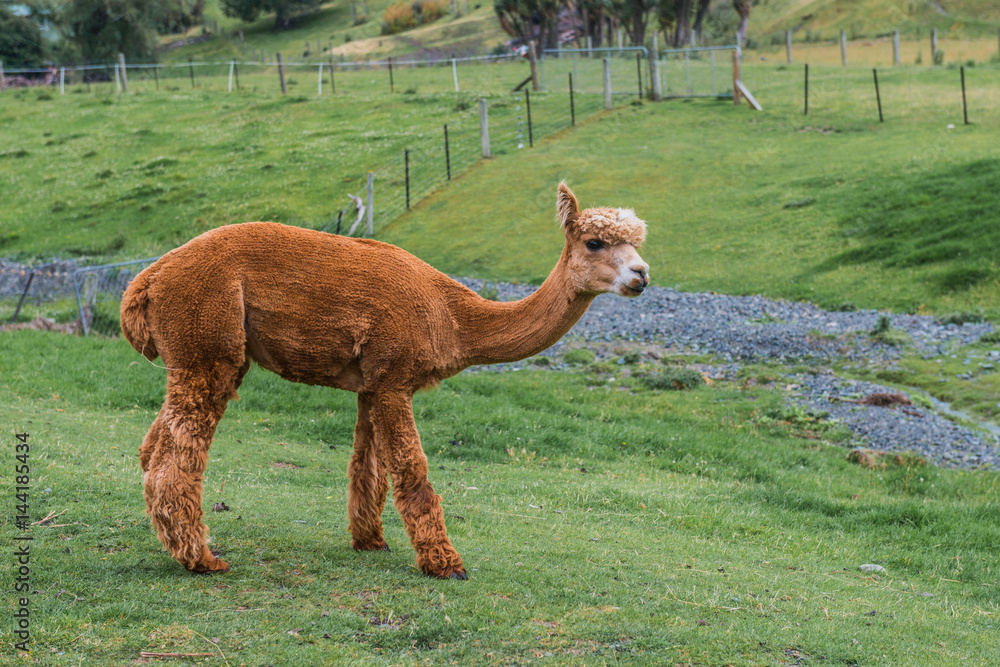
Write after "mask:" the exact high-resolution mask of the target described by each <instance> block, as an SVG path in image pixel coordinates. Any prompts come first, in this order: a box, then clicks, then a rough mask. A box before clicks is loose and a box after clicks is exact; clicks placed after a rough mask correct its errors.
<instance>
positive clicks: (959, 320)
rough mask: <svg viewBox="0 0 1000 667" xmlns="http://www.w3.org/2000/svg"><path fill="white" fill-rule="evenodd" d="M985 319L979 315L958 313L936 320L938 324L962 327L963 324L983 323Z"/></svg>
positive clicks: (964, 312)
mask: <svg viewBox="0 0 1000 667" xmlns="http://www.w3.org/2000/svg"><path fill="white" fill-rule="evenodd" d="M985 321H986V318H985V317H983V316H982V315H981V314H980V313H969V312H966V311H962V312H960V313H948V314H947V315H942V316H941V317H939V318H938V324H942V325H947V324H957V325H958V326H962V325H963V324H979V323H980V322H985Z"/></svg>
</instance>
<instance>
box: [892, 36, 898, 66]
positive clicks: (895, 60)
mask: <svg viewBox="0 0 1000 667" xmlns="http://www.w3.org/2000/svg"><path fill="white" fill-rule="evenodd" d="M892 64H893V65H895V66H896V67H899V31H898V30H893V31H892Z"/></svg>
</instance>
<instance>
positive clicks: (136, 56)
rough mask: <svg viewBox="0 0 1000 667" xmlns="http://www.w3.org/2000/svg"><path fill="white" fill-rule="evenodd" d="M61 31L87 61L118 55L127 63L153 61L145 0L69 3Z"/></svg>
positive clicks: (149, 13)
mask: <svg viewBox="0 0 1000 667" xmlns="http://www.w3.org/2000/svg"><path fill="white" fill-rule="evenodd" d="M61 23H62V29H63V30H64V32H65V33H66V35H67V37H68V38H69V39H71V40H72V41H73V42H74V43H75V44H76V46H77V48H79V50H80V55H81V57H82V58H83V59H84V61H87V62H112V61H114V60H115V59H116V58H117V57H118V54H119V53H124V54H125V57H126V58H128V59H130V60H139V61H150V60H154V59H155V58H156V47H157V40H156V34H155V31H154V29H153V28H154V24H155V19H154V16H153V14H152V10H151V3H149V2H146V1H145V0H71V2H70V3H69V4H68V5H67V6H66V9H65V12H64V14H63V16H62V21H61Z"/></svg>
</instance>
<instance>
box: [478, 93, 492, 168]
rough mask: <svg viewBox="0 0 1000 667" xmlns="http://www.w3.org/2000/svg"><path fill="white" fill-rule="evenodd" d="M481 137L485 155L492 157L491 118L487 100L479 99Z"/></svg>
mask: <svg viewBox="0 0 1000 667" xmlns="http://www.w3.org/2000/svg"><path fill="white" fill-rule="evenodd" d="M479 139H480V143H481V144H482V150H483V157H490V119H489V113H488V112H487V109H486V100H485V99H483V98H480V100H479Z"/></svg>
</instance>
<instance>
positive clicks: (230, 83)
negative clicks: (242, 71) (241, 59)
mask: <svg viewBox="0 0 1000 667" xmlns="http://www.w3.org/2000/svg"><path fill="white" fill-rule="evenodd" d="M235 67H236V61H235V60H230V61H229V89H228V91H227V92H230V93H231V92H233V68H235Z"/></svg>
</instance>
